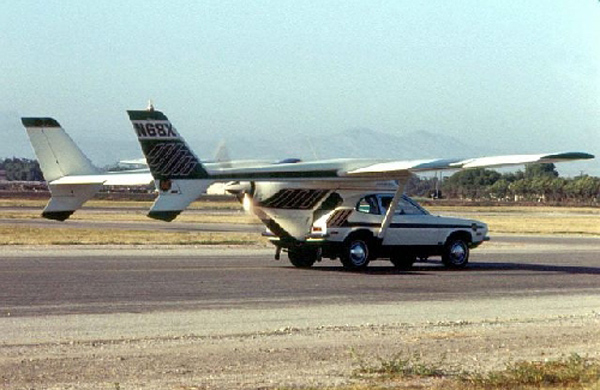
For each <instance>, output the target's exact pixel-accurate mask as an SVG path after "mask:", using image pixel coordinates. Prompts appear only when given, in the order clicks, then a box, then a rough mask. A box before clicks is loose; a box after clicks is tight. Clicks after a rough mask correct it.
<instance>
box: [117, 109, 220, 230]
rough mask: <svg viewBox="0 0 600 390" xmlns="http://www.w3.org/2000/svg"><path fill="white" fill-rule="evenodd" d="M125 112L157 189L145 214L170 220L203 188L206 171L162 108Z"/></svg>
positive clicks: (209, 182) (207, 180) (202, 191)
mask: <svg viewBox="0 0 600 390" xmlns="http://www.w3.org/2000/svg"><path fill="white" fill-rule="evenodd" d="M127 113H128V114H129V119H130V120H131V122H132V124H133V129H134V130H135V132H136V134H137V137H138V140H139V142H140V145H141V147H142V151H143V152H144V156H145V157H146V161H147V163H148V167H149V168H150V172H151V173H152V176H153V177H154V180H155V182H156V188H158V191H159V194H158V198H157V199H156V201H155V202H154V205H153V206H152V208H151V209H150V212H149V213H148V216H150V217H151V218H155V219H160V220H163V221H172V220H173V219H175V217H177V215H179V213H180V212H181V211H182V210H183V209H185V208H186V207H187V206H188V205H189V204H190V203H192V202H193V201H194V200H196V199H197V198H198V196H200V194H202V193H204V192H205V191H206V188H207V187H208V186H209V185H210V184H211V180H210V175H209V173H208V172H207V171H206V169H204V166H203V165H202V162H200V159H199V158H198V157H197V156H196V155H195V154H194V152H192V150H191V149H190V147H189V146H188V145H187V143H186V142H185V140H184V139H183V138H182V137H181V136H180V135H179V133H177V130H175V127H173V125H172V124H171V122H169V119H168V118H167V117H166V115H164V114H163V113H162V112H160V111H156V110H154V108H152V107H151V108H150V109H148V110H143V111H127Z"/></svg>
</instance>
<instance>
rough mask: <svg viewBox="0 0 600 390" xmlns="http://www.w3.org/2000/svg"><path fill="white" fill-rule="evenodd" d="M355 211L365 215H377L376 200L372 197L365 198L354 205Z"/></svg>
mask: <svg viewBox="0 0 600 390" xmlns="http://www.w3.org/2000/svg"><path fill="white" fill-rule="evenodd" d="M356 210H357V211H359V212H361V213H366V214H379V206H378V205H377V198H376V197H375V196H373V195H369V196H365V197H364V198H362V199H361V200H360V201H359V202H358V204H357V205H356Z"/></svg>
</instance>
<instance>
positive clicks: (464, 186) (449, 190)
mask: <svg viewBox="0 0 600 390" xmlns="http://www.w3.org/2000/svg"><path fill="white" fill-rule="evenodd" d="M501 177H502V175H501V174H499V173H498V172H496V171H492V170H490V169H484V168H476V169H466V170H464V171H459V172H456V173H455V174H453V175H452V176H450V177H449V178H447V179H446V180H445V181H444V185H443V187H442V191H443V192H444V193H445V194H447V195H450V196H451V197H458V198H469V199H476V198H480V197H485V196H487V195H488V193H487V191H486V190H487V187H489V186H492V185H493V184H494V183H496V182H497V181H498V180H499V179H500V178H501Z"/></svg>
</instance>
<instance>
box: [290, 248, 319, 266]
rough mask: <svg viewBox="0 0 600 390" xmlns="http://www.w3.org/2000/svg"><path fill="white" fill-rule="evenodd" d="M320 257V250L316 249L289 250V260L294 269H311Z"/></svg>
mask: <svg viewBox="0 0 600 390" xmlns="http://www.w3.org/2000/svg"><path fill="white" fill-rule="evenodd" d="M318 257H319V250H318V249H316V248H302V247H300V248H293V249H292V248H290V249H289V250H288V259H290V263H292V265H293V266H294V267H297V268H310V267H312V266H313V264H314V263H315V261H317V259H318Z"/></svg>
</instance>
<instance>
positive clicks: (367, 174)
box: [22, 106, 594, 269]
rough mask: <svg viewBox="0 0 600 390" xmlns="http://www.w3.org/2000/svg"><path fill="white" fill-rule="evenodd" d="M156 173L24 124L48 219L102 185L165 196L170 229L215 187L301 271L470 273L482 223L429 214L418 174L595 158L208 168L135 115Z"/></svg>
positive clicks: (165, 123)
mask: <svg viewBox="0 0 600 390" xmlns="http://www.w3.org/2000/svg"><path fill="white" fill-rule="evenodd" d="M128 114H129V117H130V120H131V121H132V124H133V128H134V130H135V132H136V135H137V137H138V140H139V142H140V145H141V147H142V151H143V153H144V156H145V158H146V162H147V165H148V168H149V171H150V172H148V170H130V171H120V172H116V173H111V172H106V173H103V172H101V171H100V170H99V169H98V168H96V167H94V166H93V164H92V163H91V162H90V161H89V160H88V159H87V157H85V155H84V154H83V153H82V152H81V150H79V148H78V147H77V146H76V145H75V143H74V142H73V141H72V140H71V138H70V137H69V136H68V135H67V134H66V132H65V131H64V130H63V129H62V128H61V127H60V125H59V124H58V122H57V121H56V120H54V119H52V118H23V119H22V121H23V124H24V126H25V127H26V129H27V133H28V135H29V137H30V140H31V143H32V145H33V148H34V150H35V152H36V155H37V157H38V160H39V162H40V166H41V168H42V171H43V173H44V176H45V179H46V181H47V182H48V184H49V187H50V190H51V193H52V197H51V199H50V201H49V203H48V205H47V206H46V208H45V209H44V211H43V214H42V215H43V216H44V217H46V218H50V219H57V220H61V221H62V220H65V219H67V218H68V217H69V216H70V215H71V214H72V213H73V212H74V211H75V210H76V209H78V208H79V207H81V205H83V203H84V202H85V201H87V200H88V199H89V198H91V197H92V196H93V195H94V194H95V193H96V192H97V191H98V190H99V189H100V188H101V187H102V186H103V185H146V184H148V183H149V182H151V181H152V180H154V182H155V187H156V188H157V191H158V197H157V198H156V200H155V202H154V204H153V206H152V208H151V209H150V211H149V214H148V215H149V216H150V217H151V218H155V219H159V220H163V221H172V220H173V219H174V218H176V217H177V215H179V213H180V212H181V211H182V210H184V209H185V208H186V207H187V206H188V205H189V204H190V203H191V202H192V201H194V200H196V199H197V198H198V196H200V195H201V194H203V193H204V192H205V191H206V189H207V188H208V187H209V186H210V185H211V184H213V183H215V182H217V183H219V182H220V183H227V184H226V188H227V189H228V191H229V192H231V193H235V194H237V195H238V196H239V198H240V199H241V200H243V203H244V205H245V208H246V209H248V210H250V211H252V212H253V213H254V214H255V215H256V216H258V218H259V219H260V220H261V221H262V222H263V223H264V224H265V225H266V227H267V231H266V233H265V235H267V236H268V237H269V239H270V240H271V242H272V243H273V244H274V245H275V246H276V258H279V255H280V252H281V250H285V251H287V252H288V257H289V259H290V261H291V262H292V264H293V265H295V266H297V267H310V266H312V265H313V263H314V262H315V261H318V260H321V258H323V257H326V258H332V259H335V258H340V259H341V261H342V264H343V265H344V266H345V267H346V268H349V269H362V268H364V267H366V266H367V265H368V263H369V261H370V260H373V259H375V258H388V259H390V260H391V261H392V263H393V264H394V265H396V266H398V267H403V268H406V267H409V266H411V265H412V264H413V263H414V261H416V259H417V258H426V257H429V256H433V255H440V256H441V257H442V261H443V263H444V264H445V265H446V266H449V267H453V268H462V267H464V266H466V264H467V261H468V258H469V249H470V248H473V247H476V246H478V245H479V244H481V243H482V242H483V241H485V240H486V239H487V226H486V225H485V224H484V223H481V222H479V221H471V220H462V219H456V218H441V217H436V216H431V215H430V214H429V213H427V212H426V211H425V210H424V209H422V208H421V207H420V206H419V205H417V204H416V203H415V202H414V201H412V200H411V199H409V198H407V197H405V196H403V195H402V193H403V189H404V185H405V183H406V182H407V180H408V179H409V177H410V176H411V175H412V174H414V173H420V172H427V171H440V170H458V169H467V168H478V167H498V166H508V165H519V164H527V163H555V162H564V161H574V160H582V159H591V158H594V156H592V155H590V154H587V153H581V152H562V153H545V154H532V155H509V156H494V157H480V158H470V159H428V160H410V161H403V160H400V161H397V160H376V159H335V160H322V161H312V162H301V161H299V160H296V159H289V160H284V161H282V162H279V163H272V162H264V161H262V162H261V161H237V162H226V163H222V162H217V163H206V162H202V161H201V160H200V159H199V158H198V157H197V156H196V155H195V154H194V152H193V151H192V150H191V149H190V148H189V146H188V145H187V144H186V142H185V141H184V139H183V138H182V137H181V136H180V135H179V133H178V132H177V130H176V129H175V128H174V127H173V125H172V124H171V123H170V122H169V120H168V118H167V117H166V116H165V115H164V114H163V113H162V112H160V111H156V110H154V108H153V107H152V106H150V107H149V108H148V109H147V110H140V111H128Z"/></svg>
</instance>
